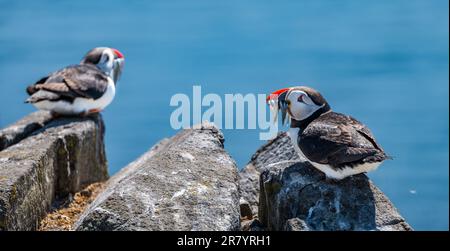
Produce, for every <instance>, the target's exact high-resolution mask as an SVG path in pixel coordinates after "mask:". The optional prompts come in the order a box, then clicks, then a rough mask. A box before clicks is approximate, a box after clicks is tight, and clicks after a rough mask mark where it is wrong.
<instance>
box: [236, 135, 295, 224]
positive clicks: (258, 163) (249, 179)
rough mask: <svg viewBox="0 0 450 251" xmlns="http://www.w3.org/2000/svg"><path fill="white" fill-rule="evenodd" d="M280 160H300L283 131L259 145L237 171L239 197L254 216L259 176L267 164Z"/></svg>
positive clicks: (257, 200)
mask: <svg viewBox="0 0 450 251" xmlns="http://www.w3.org/2000/svg"><path fill="white" fill-rule="evenodd" d="M282 160H300V159H299V156H298V154H297V153H296V152H295V150H294V147H293V146H292V143H291V140H290V138H289V137H288V136H287V135H286V133H285V132H280V133H279V134H278V135H277V137H275V138H274V139H272V140H270V141H268V142H267V143H266V144H264V145H263V146H261V147H260V148H259V149H258V150H257V151H256V153H255V154H254V155H253V156H252V157H251V160H250V162H249V163H248V164H247V166H246V167H244V168H243V169H242V170H241V171H240V172H239V186H240V193H241V197H242V199H243V200H244V201H247V202H248V203H249V204H250V206H251V209H252V212H253V216H254V217H257V215H258V204H259V176H260V175H261V172H263V171H264V170H265V169H266V168H267V166H268V165H269V164H272V163H276V162H279V161H282Z"/></svg>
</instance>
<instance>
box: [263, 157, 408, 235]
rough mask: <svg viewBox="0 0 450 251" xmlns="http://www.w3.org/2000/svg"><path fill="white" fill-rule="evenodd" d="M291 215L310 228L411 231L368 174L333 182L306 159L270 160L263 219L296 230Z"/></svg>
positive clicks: (265, 175) (269, 224)
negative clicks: (271, 161) (272, 161)
mask: <svg viewBox="0 0 450 251" xmlns="http://www.w3.org/2000/svg"><path fill="white" fill-rule="evenodd" d="M293 218H298V219H299V220H300V221H303V222H304V223H306V227H307V228H308V229H310V230H390V231H408V230H412V228H411V227H410V226H409V225H408V224H407V223H406V222H405V220H404V219H403V218H402V217H401V216H400V214H399V213H398V211H397V210H396V208H395V207H394V206H393V205H392V203H391V202H390V201H389V199H388V198H387V197H386V196H385V195H384V194H383V193H382V192H381V191H380V190H379V189H378V188H377V187H375V186H374V184H373V183H372V182H371V181H370V180H369V179H368V178H367V176H366V175H365V174H360V175H356V176H352V177H349V178H346V179H344V180H341V181H331V180H326V179H325V175H324V174H323V173H321V172H320V171H318V170H316V169H315V168H314V167H312V166H311V165H310V164H309V163H308V162H297V161H283V162H279V163H274V164H270V165H268V166H267V168H266V170H265V171H264V172H263V173H262V174H261V178H260V204H259V219H260V221H261V223H263V224H264V225H265V226H266V227H267V228H268V229H269V230H286V229H294V228H296V227H294V226H293V225H295V224H293V222H289V221H290V220H291V219H293ZM291 221H292V220H291ZM297 221H298V220H297ZM302 225H303V223H302ZM301 228H302V229H305V226H301Z"/></svg>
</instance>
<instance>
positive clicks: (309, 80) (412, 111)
mask: <svg viewBox="0 0 450 251" xmlns="http://www.w3.org/2000/svg"><path fill="white" fill-rule="evenodd" d="M448 7H449V6H448V1H447V0H430V1H425V0H397V1H390V0H383V1H346V0H342V1H332V0H329V1H256V0H255V1H206V0H205V1H189V2H188V1H120V2H119V1H104V2H102V1H95V2H94V1H64V2H63V1H4V0H0V127H5V126H7V125H8V124H10V123H12V122H14V121H15V120H17V119H19V118H21V117H22V116H24V115H26V114H28V113H30V112H32V111H34V110H35V109H34V108H33V107H32V106H30V105H27V104H24V103H23V100H24V99H25V98H26V94H25V91H24V89H25V87H26V85H27V84H30V83H32V82H33V81H36V80H37V79H39V78H40V77H42V76H43V75H44V74H46V73H49V72H51V71H54V70H56V69H58V68H60V67H63V66H66V65H69V64H73V63H78V61H79V60H80V58H81V57H82V56H83V54H84V53H85V52H86V51H87V50H89V49H90V48H92V47H96V46H111V47H116V48H118V49H120V50H121V51H122V52H123V53H124V54H125V57H126V64H125V69H124V74H123V77H122V79H121V82H119V84H118V92H117V96H116V99H115V100H114V102H113V103H112V104H111V105H110V106H109V107H108V108H107V109H106V110H105V111H104V113H103V115H104V119H105V121H106V127H107V132H106V143H107V154H108V161H109V165H110V173H111V174H114V173H115V172H117V171H118V170H119V169H120V168H122V167H123V166H125V165H126V164H127V163H128V162H130V161H132V160H134V159H135V158H137V157H139V156H140V155H141V154H142V153H144V152H145V151H146V150H148V149H149V148H150V147H151V146H152V145H153V144H155V143H156V142H157V141H158V140H160V139H161V138H163V137H169V136H171V135H173V134H175V133H176V131H175V130H173V129H171V127H170V122H169V117H170V114H171V112H172V111H173V110H174V107H170V106H169V101H170V98H171V97H172V95H174V94H175V93H186V94H188V95H189V96H192V86H193V85H201V86H202V91H203V93H204V94H207V93H217V94H219V95H221V96H223V95H224V94H226V93H242V94H247V93H255V94H256V93H268V92H270V91H273V90H275V89H277V88H282V87H288V86H292V85H299V84H304V85H309V86H312V87H314V88H316V89H318V90H320V91H321V92H322V94H323V95H324V96H325V97H326V98H327V100H328V101H329V103H330V104H331V106H332V108H333V109H334V110H335V111H338V112H343V113H346V114H350V115H352V116H354V117H356V118H357V119H359V120H360V121H362V122H364V123H366V124H367V125H368V126H369V127H370V128H371V129H372V131H373V132H374V134H375V135H376V137H377V139H378V141H379V143H380V144H381V145H382V146H383V147H384V148H385V150H386V151H387V152H388V153H390V154H391V155H393V156H394V157H395V159H394V160H393V161H387V162H386V163H384V164H383V165H382V166H381V167H380V168H379V169H378V170H377V171H376V172H373V173H371V174H370V177H371V178H372V179H373V180H374V182H375V183H376V184H377V185H378V186H379V187H380V188H381V189H382V190H383V191H384V192H385V193H386V194H387V195H388V196H389V198H390V199H391V200H392V201H393V202H394V204H395V205H396V207H398V209H399V210H400V212H401V214H402V215H403V216H405V217H406V219H407V221H408V222H409V223H410V224H412V226H413V227H414V228H415V229H418V230H446V229H447V230H448V212H449V211H448V210H449V202H448V198H449V197H448V196H449V194H448V191H449V183H448V180H449V173H448V165H449V153H448V150H449V149H448V148H449V141H448V139H449V122H448V119H449V110H448V104H449V96H448V91H449V90H448V88H449V87H448V81H449V71H448V67H449V50H448V48H449V34H448V28H449V27H448ZM259 132H260V131H259V130H248V129H247V130H225V131H224V133H225V138H226V142H225V146H226V149H227V150H228V151H229V152H230V154H231V155H232V156H233V157H234V158H235V159H236V161H237V163H238V165H239V166H240V167H243V166H245V164H246V162H247V161H248V160H249V158H250V156H251V155H252V154H253V152H254V151H255V150H256V149H257V147H258V146H259V145H261V144H262V143H263V142H262V141H259V139H258V134H259Z"/></svg>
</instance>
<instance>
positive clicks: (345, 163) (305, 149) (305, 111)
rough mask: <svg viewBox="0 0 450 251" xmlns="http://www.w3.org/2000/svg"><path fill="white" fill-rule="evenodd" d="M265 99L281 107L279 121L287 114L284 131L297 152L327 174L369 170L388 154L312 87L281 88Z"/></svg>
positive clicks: (342, 175)
mask: <svg viewBox="0 0 450 251" xmlns="http://www.w3.org/2000/svg"><path fill="white" fill-rule="evenodd" d="M268 102H269V105H270V106H271V107H272V108H275V109H276V111H278V110H279V109H281V113H282V118H283V122H284V121H285V118H286V117H290V118H291V121H290V129H289V131H288V134H289V136H290V138H291V140H292V143H293V145H294V148H295V150H296V151H297V153H298V154H299V155H300V156H302V157H304V158H305V159H307V160H308V161H309V162H310V163H311V164H312V165H313V166H314V167H315V168H317V169H319V170H320V171H322V172H323V173H325V175H326V176H327V177H328V178H332V179H337V180H340V179H343V178H346V177H348V176H351V175H355V174H359V173H365V172H369V171H372V170H374V169H376V168H377V167H378V166H379V165H380V164H381V162H383V161H384V160H386V159H389V158H390V157H389V156H387V155H386V153H385V152H384V151H383V149H382V148H381V146H380V145H379V144H378V143H377V142H376V140H375V137H374V136H373V134H372V132H371V131H370V130H369V128H367V127H366V126H365V125H364V124H362V123H361V122H359V121H357V120H356V119H354V118H352V117H350V116H348V115H344V114H341V113H336V112H333V111H332V110H331V108H330V106H329V104H328V103H327V101H326V100H325V99H324V98H323V97H322V95H321V94H320V93H319V92H317V91H316V90H314V89H312V88H309V87H306V86H299V87H292V88H285V89H281V90H278V91H276V92H274V93H272V94H271V95H270V96H269V97H268Z"/></svg>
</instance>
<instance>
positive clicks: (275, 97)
mask: <svg viewBox="0 0 450 251" xmlns="http://www.w3.org/2000/svg"><path fill="white" fill-rule="evenodd" d="M290 89H291V88H283V89H280V90H277V91H274V92H272V93H271V94H270V95H269V96H268V97H267V98H266V102H267V103H268V104H269V106H270V107H271V109H274V110H275V112H276V114H278V111H280V112H281V123H283V124H285V123H287V118H288V116H287V114H288V113H290V112H289V103H288V101H286V95H287V92H288V91H289V90H290ZM276 118H277V116H276V115H275V120H276Z"/></svg>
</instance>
